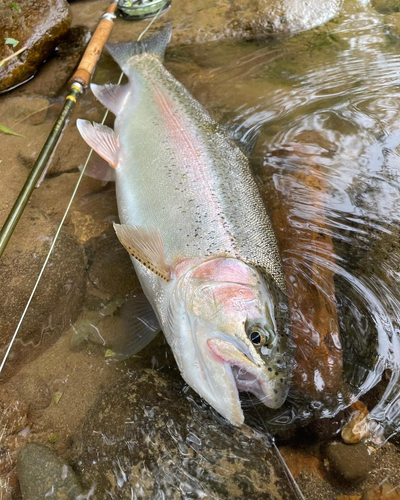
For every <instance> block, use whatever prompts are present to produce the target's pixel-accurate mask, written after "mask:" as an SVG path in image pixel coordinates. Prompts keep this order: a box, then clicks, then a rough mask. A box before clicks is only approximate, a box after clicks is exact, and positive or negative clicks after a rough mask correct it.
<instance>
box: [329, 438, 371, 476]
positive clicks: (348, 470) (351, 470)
mask: <svg viewBox="0 0 400 500" xmlns="http://www.w3.org/2000/svg"><path fill="white" fill-rule="evenodd" d="M323 453H324V455H325V458H326V459H327V461H328V469H329V472H330V473H331V474H332V476H333V477H335V479H337V481H339V482H343V481H346V482H348V483H357V482H359V481H362V480H363V479H365V478H366V477H367V476H368V474H369V472H370V471H371V470H372V468H373V459H372V457H371V455H370V453H369V451H368V448H367V447H366V446H365V444H364V443H357V444H352V445H347V444H343V443H339V442H332V443H328V444H327V445H326V446H325V447H324V449H323Z"/></svg>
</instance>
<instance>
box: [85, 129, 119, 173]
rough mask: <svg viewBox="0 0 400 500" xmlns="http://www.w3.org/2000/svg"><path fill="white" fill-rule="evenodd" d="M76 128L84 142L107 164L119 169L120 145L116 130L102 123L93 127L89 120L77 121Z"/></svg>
mask: <svg viewBox="0 0 400 500" xmlns="http://www.w3.org/2000/svg"><path fill="white" fill-rule="evenodd" d="M76 126H77V127H78V130H79V132H80V134H81V136H82V137H83V139H84V141H85V142H86V143H87V144H88V145H89V146H90V147H91V148H92V149H94V150H95V151H96V153H97V154H98V155H100V156H101V157H102V158H103V159H104V160H106V162H107V163H109V164H110V165H111V166H112V167H114V168H117V165H118V152H119V143H118V138H117V136H116V135H115V132H114V130H112V129H111V128H109V127H106V126H105V125H101V124H100V123H94V124H93V125H92V124H91V123H90V122H89V121H87V120H81V119H79V120H77V121H76Z"/></svg>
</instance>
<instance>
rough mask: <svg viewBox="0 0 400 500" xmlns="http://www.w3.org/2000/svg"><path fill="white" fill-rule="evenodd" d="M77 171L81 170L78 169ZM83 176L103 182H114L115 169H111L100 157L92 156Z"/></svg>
mask: <svg viewBox="0 0 400 500" xmlns="http://www.w3.org/2000/svg"><path fill="white" fill-rule="evenodd" d="M79 170H82V168H81V167H79ZM85 175H87V176H88V177H92V178H93V179H98V180H99V181H103V182H115V168H112V167H111V166H110V164H109V163H107V162H106V160H104V159H103V158H102V157H101V156H98V155H97V154H95V155H92V157H91V158H90V160H89V163H88V164H87V166H86V168H85Z"/></svg>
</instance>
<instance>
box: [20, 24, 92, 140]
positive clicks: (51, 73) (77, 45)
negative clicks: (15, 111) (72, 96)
mask: <svg viewBox="0 0 400 500" xmlns="http://www.w3.org/2000/svg"><path fill="white" fill-rule="evenodd" d="M89 40H90V33H89V31H88V29H87V28H86V27H84V26H74V27H72V28H70V29H69V30H68V32H67V33H66V35H65V37H64V38H63V40H62V41H61V43H60V45H58V47H57V48H56V50H54V51H53V53H52V54H51V56H50V57H49V58H48V59H47V60H46V64H42V66H41V67H40V68H39V71H38V72H37V74H36V76H35V78H33V79H32V80H30V81H29V82H27V83H26V85H24V86H23V87H21V88H20V89H17V90H16V91H15V93H18V92H30V93H34V94H40V95H45V96H49V97H58V96H59V95H60V93H61V92H64V91H65V87H66V86H67V84H68V82H69V80H70V78H71V77H72V75H73V72H74V70H75V68H76V67H77V65H78V63H79V60H80V58H81V56H82V54H83V52H84V50H85V48H86V45H87V43H88V41H89ZM78 102H79V101H78ZM62 143H63V142H61V144H62Z"/></svg>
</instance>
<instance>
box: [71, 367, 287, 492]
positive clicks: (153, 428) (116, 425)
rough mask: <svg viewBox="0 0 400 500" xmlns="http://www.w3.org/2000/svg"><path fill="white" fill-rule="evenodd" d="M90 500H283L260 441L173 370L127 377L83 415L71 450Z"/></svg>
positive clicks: (277, 473) (276, 470)
mask: <svg viewBox="0 0 400 500" xmlns="http://www.w3.org/2000/svg"><path fill="white" fill-rule="evenodd" d="M70 461H71V463H72V464H73V467H74V470H76V471H77V473H78V474H79V476H80V477H81V479H82V483H83V484H84V485H85V486H86V487H87V489H90V488H94V491H93V496H91V497H90V498H91V499H92V500H95V499H98V500H100V499H104V498H105V494H106V492H107V494H108V496H107V498H111V499H125V498H126V499H130V498H168V499H169V500H173V499H181V498H213V499H234V498H237V499H239V498H240V499H244V498H246V499H258V498H259V499H287V500H289V499H290V498H291V493H290V488H289V485H288V484H287V483H286V480H283V479H282V478H283V475H282V471H281V469H280V466H279V464H278V462H277V459H276V457H275V456H274V455H273V453H272V451H271V449H269V448H268V446H267V443H266V438H265V437H263V436H261V435H259V434H257V433H255V432H254V431H252V430H250V429H249V428H243V429H236V428H234V427H232V426H231V425H229V424H228V423H226V422H225V421H224V420H223V419H222V418H216V417H215V416H213V414H212V411H211V410H210V408H209V406H208V405H206V404H205V403H202V402H201V400H200V398H198V396H197V395H195V394H194V393H193V392H192V391H191V390H186V387H185V386H184V383H183V381H182V380H181V379H180V378H179V377H177V376H176V375H175V377H174V376H172V375H171V374H170V375H164V374H160V373H159V372H156V371H153V370H144V371H138V372H135V373H132V374H128V375H126V376H125V377H124V378H122V379H121V380H120V381H118V382H117V383H116V384H114V385H113V386H111V387H109V388H108V389H107V390H106V391H105V392H104V394H103V395H102V396H101V397H100V398H99V399H98V400H97V401H96V403H95V404H94V405H93V407H92V409H91V410H90V411H89V412H88V414H87V416H86V418H85V420H84V422H83V425H82V427H81V429H80V431H79V432H78V433H77V435H76V436H75V438H74V444H73V445H72V449H71V452H70Z"/></svg>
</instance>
